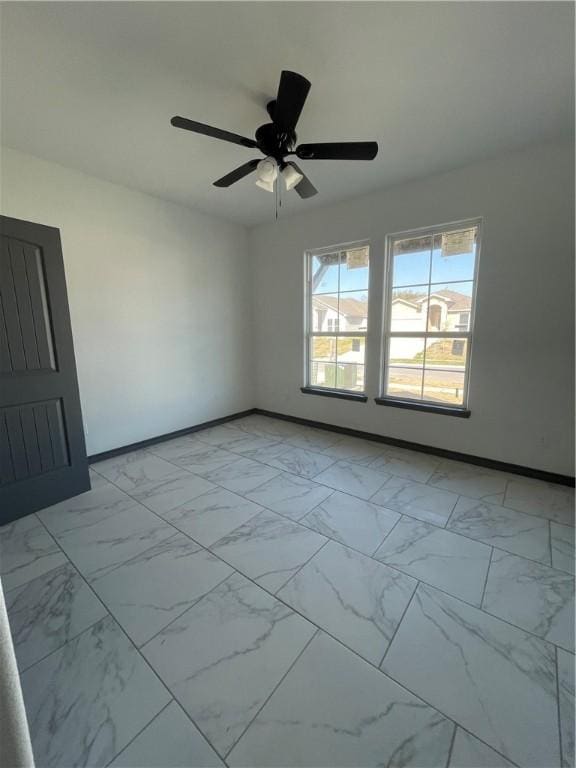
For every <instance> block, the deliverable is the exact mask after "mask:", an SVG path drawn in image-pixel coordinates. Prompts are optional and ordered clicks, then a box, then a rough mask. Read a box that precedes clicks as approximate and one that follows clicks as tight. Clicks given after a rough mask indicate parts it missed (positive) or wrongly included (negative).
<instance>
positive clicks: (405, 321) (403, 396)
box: [382, 221, 480, 410]
mask: <svg viewBox="0 0 576 768" xmlns="http://www.w3.org/2000/svg"><path fill="white" fill-rule="evenodd" d="M479 237H480V231H479V222H477V221H475V222H465V223H462V224H460V225H448V226H445V227H435V228H433V229H430V230H419V231H416V232H406V233H402V234H400V235H391V236H389V237H388V238H387V244H388V249H387V253H388V265H387V278H386V282H387V287H386V291H385V312H384V317H385V321H384V370H383V375H382V381H383V386H382V397H383V398H384V399H386V400H389V401H390V400H397V401H410V402H412V403H414V404H415V405H416V404H418V403H421V404H423V405H424V404H427V405H437V406H438V405H439V406H442V407H452V408H455V409H460V410H463V409H465V408H467V388H468V374H469V368H470V345H471V340H472V318H473V317H474V288H475V279H476V267H477V261H478V252H479Z"/></svg>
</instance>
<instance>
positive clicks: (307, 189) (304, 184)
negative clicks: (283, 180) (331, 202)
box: [290, 162, 318, 199]
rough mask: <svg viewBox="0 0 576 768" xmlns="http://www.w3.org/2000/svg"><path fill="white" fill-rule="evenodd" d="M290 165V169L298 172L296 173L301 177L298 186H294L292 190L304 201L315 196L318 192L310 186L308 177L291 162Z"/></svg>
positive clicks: (312, 185)
mask: <svg viewBox="0 0 576 768" xmlns="http://www.w3.org/2000/svg"><path fill="white" fill-rule="evenodd" d="M290 165H291V166H292V168H294V170H296V171H298V173H299V174H301V175H302V176H303V179H302V181H299V182H298V184H296V186H295V187H294V189H295V190H296V192H298V194H299V195H300V197H302V198H304V199H306V198H307V197H314V195H317V194H318V190H317V189H316V187H315V186H314V184H312V182H311V181H310V179H309V178H308V176H306V174H305V173H304V171H303V170H302V168H299V167H298V166H297V165H296V163H292V162H291V163H290Z"/></svg>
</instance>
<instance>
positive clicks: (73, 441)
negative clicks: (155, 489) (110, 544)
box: [0, 217, 90, 524]
mask: <svg viewBox="0 0 576 768" xmlns="http://www.w3.org/2000/svg"><path fill="white" fill-rule="evenodd" d="M89 487H90V483H89V477H88V463H87V459H86V448H85V443H84V433H83V428H82V416H81V411H80V399H79V395H78V383H77V378H76V363H75V360H74V349H73V344H72V333H71V328H70V317H69V311H68V299H67V293H66V281H65V276H64V263H63V259H62V250H61V246H60V233H59V231H58V230H57V229H54V228H52V227H45V226H43V225H40V224H32V223H30V222H26V221H19V220H17V219H10V218H7V217H0V524H2V523H6V522H9V521H10V520H14V519H15V518H17V517H21V516H22V515H25V514H28V513H30V512H33V511H35V510H37V509H41V508H42V507H45V506H48V505H50V504H54V503H56V502H57V501H61V500H62V499H65V498H68V497H69V496H74V495H76V494H78V493H81V492H82V491H85V490H88V489H89Z"/></svg>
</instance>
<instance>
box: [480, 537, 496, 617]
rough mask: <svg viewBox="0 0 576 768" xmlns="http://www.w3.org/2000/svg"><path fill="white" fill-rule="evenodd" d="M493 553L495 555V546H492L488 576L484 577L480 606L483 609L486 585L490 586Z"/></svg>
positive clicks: (487, 569) (487, 570)
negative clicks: (489, 578)
mask: <svg viewBox="0 0 576 768" xmlns="http://www.w3.org/2000/svg"><path fill="white" fill-rule="evenodd" d="M493 555H494V547H490V557H489V558H488V568H486V577H485V579H484V586H483V588H482V597H481V598H480V606H479V608H480V610H481V611H482V610H484V609H483V607H482V606H483V605H484V598H485V597H486V587H487V586H488V577H489V575H490V568H491V567H492V557H493ZM486 613H488V611H486Z"/></svg>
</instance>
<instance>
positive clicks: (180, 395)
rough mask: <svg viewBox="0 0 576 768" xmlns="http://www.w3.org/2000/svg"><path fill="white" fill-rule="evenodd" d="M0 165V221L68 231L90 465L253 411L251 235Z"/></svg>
mask: <svg viewBox="0 0 576 768" xmlns="http://www.w3.org/2000/svg"><path fill="white" fill-rule="evenodd" d="M1 166H2V167H1V170H2V212H3V213H4V214H5V215H8V216H13V217H16V218H20V219H27V220H29V221H35V222H39V223H42V224H47V225H50V226H54V227H59V228H60V231H61V237H62V246H63V252H64V262H65V268H66V282H67V285H68V297H69V304H70V315H71V320H72V331H73V336H74V347H75V352H76V362H77V367H78V379H79V385H80V396H81V400H82V411H83V416H84V422H85V425H86V439H87V449H88V453H89V454H94V453H98V452H100V451H105V450H108V449H111V448H116V447H118V446H122V445H127V444H129V443H132V442H135V441H138V440H143V439H146V438H149V437H154V436H156V435H160V434H163V433H166V432H171V431H173V430H177V429H182V428H185V427H188V426H191V425H194V424H198V423H201V422H203V421H207V420H209V419H214V418H218V417H220V416H225V415H227V414H231V413H234V412H237V411H241V410H243V409H246V408H251V407H253V406H254V405H255V402H254V397H253V389H252V383H251V375H252V365H251V354H252V350H251V346H250V336H251V334H250V311H251V310H250V300H251V292H250V274H249V268H248V253H247V234H246V230H245V229H244V228H242V227H240V226H237V225H233V224H230V223H227V222H225V221H222V220H220V219H217V218H215V217H212V216H207V215H205V214H201V213H197V212H195V211H192V210H190V209H187V208H183V207H180V206H177V205H174V204H172V203H168V202H164V201H162V200H160V199H157V198H154V197H150V196H147V195H144V194H141V193H139V192H135V191H132V190H129V189H126V188H124V187H120V186H116V185H114V184H110V183H108V182H104V181H101V180H99V179H95V178H93V177H91V176H87V175H84V174H82V173H78V172H76V171H72V170H69V169H67V168H64V167H62V166H58V165H55V164H53V163H48V162H45V161H43V160H39V159H37V158H35V157H32V156H30V155H25V154H22V153H21V152H17V151H14V150H9V149H4V150H3V152H2V156H1ZM191 172H193V170H191Z"/></svg>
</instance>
